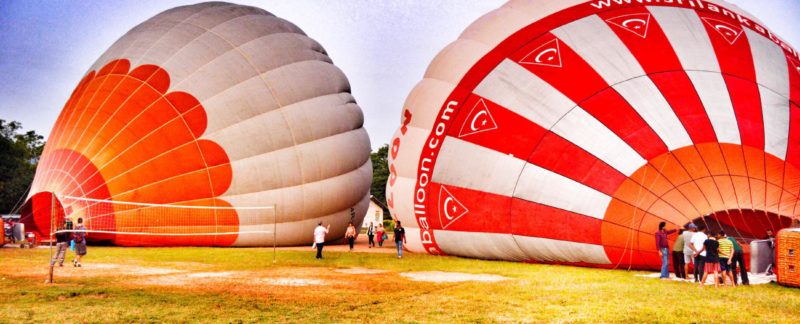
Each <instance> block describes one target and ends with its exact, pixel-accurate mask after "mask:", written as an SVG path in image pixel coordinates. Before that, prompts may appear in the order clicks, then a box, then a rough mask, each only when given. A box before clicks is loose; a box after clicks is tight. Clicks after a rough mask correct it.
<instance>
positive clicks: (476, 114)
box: [458, 99, 497, 138]
mask: <svg viewBox="0 0 800 324" xmlns="http://www.w3.org/2000/svg"><path fill="white" fill-rule="evenodd" d="M493 129H497V123H496V122H495V121H494V117H492V113H491V112H490V111H489V107H487V106H486V102H484V101H483V99H480V100H478V102H477V103H475V106H473V107H472V110H470V111H469V115H467V118H466V119H464V124H463V125H461V131H459V133H458V137H459V138H461V137H464V136H469V135H472V134H477V133H481V132H486V131H490V130H493Z"/></svg>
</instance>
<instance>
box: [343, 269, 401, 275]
mask: <svg viewBox="0 0 800 324" xmlns="http://www.w3.org/2000/svg"><path fill="white" fill-rule="evenodd" d="M333 271H336V272H338V273H344V274H378V273H386V272H389V270H381V269H367V268H346V269H336V270H333Z"/></svg>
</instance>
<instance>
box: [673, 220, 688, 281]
mask: <svg viewBox="0 0 800 324" xmlns="http://www.w3.org/2000/svg"><path fill="white" fill-rule="evenodd" d="M683 245H684V244H683V229H681V230H679V231H678V238H677V239H676V240H675V245H673V246H672V267H673V268H674V270H675V276H676V277H678V278H679V279H686V268H685V267H686V264H685V263H684V262H683Z"/></svg>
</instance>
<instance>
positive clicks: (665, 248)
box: [656, 222, 677, 279]
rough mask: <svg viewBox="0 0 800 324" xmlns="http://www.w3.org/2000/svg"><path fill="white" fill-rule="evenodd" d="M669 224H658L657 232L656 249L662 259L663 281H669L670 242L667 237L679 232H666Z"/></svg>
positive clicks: (672, 230)
mask: <svg viewBox="0 0 800 324" xmlns="http://www.w3.org/2000/svg"><path fill="white" fill-rule="evenodd" d="M666 226H667V222H661V223H658V231H657V232H656V248H657V249H658V255H659V256H660V257H661V279H669V241H667V235H669V234H672V233H675V232H676V231H677V230H674V229H671V230H666V229H665V228H664V227H666Z"/></svg>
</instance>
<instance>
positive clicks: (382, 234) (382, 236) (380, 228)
mask: <svg viewBox="0 0 800 324" xmlns="http://www.w3.org/2000/svg"><path fill="white" fill-rule="evenodd" d="M376 234H378V247H383V241H385V240H386V230H385V229H384V228H383V224H379V225H378V232H377V233H376Z"/></svg>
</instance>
